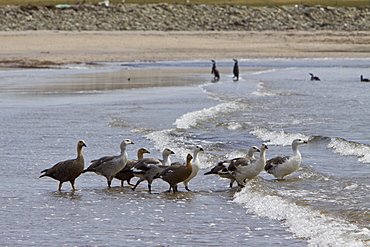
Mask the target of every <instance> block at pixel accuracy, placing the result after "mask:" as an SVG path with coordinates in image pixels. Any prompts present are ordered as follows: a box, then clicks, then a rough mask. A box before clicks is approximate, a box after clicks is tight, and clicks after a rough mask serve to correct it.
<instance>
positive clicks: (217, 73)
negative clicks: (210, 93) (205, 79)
mask: <svg viewBox="0 0 370 247" xmlns="http://www.w3.org/2000/svg"><path fill="white" fill-rule="evenodd" d="M211 62H212V70H211V74H213V75H214V77H213V80H212V82H217V81H218V80H220V72H219V71H218V69H217V68H216V61H215V60H211Z"/></svg>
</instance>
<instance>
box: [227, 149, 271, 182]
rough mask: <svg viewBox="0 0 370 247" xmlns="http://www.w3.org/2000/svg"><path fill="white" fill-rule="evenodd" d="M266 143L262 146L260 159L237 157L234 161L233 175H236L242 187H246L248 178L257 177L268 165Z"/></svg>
mask: <svg viewBox="0 0 370 247" xmlns="http://www.w3.org/2000/svg"><path fill="white" fill-rule="evenodd" d="M267 149H268V147H267V145H266V144H262V146H261V148H260V152H261V153H260V157H259V159H257V160H256V159H251V158H243V159H237V160H235V161H234V162H233V170H234V171H233V172H232V175H233V176H234V177H235V180H236V182H237V183H238V185H239V186H240V187H244V185H245V180H246V179H252V178H255V177H256V176H257V175H258V174H260V173H261V171H262V170H263V168H265V166H266V150H267Z"/></svg>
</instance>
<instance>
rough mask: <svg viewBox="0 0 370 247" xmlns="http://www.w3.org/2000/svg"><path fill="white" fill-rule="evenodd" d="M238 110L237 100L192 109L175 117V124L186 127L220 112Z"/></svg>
mask: <svg viewBox="0 0 370 247" xmlns="http://www.w3.org/2000/svg"><path fill="white" fill-rule="evenodd" d="M238 109H239V110H240V104H238V102H235V101H233V102H227V103H221V104H218V105H216V106H213V107H210V108H204V109H202V110H199V111H193V112H189V113H186V114H184V115H182V116H181V117H179V118H178V119H176V121H175V125H176V127H177V128H180V129H188V128H191V127H195V126H196V125H197V124H198V123H199V122H202V121H207V120H210V119H212V118H214V117H216V116H219V115H220V114H221V113H230V112H235V111H237V110H238Z"/></svg>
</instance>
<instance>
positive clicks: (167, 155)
mask: <svg viewBox="0 0 370 247" xmlns="http://www.w3.org/2000/svg"><path fill="white" fill-rule="evenodd" d="M171 154H175V152H174V151H172V149H170V148H165V149H164V150H163V152H162V157H163V160H160V161H161V162H162V165H164V166H170V165H171V159H170V155H171Z"/></svg>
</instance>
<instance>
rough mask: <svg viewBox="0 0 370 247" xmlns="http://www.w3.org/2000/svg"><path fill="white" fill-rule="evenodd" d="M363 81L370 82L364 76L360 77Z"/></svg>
mask: <svg viewBox="0 0 370 247" xmlns="http://www.w3.org/2000/svg"><path fill="white" fill-rule="evenodd" d="M360 79H361V81H366V82H369V81H370V80H369V79H368V78H364V77H363V76H362V75H361V76H360Z"/></svg>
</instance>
